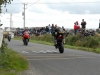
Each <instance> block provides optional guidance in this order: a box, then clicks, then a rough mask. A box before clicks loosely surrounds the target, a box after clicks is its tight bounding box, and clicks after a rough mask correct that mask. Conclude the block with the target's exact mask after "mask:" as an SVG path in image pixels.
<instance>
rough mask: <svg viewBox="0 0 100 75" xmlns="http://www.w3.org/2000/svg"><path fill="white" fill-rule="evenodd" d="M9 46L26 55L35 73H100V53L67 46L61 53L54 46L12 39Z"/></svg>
mask: <svg viewBox="0 0 100 75" xmlns="http://www.w3.org/2000/svg"><path fill="white" fill-rule="evenodd" d="M7 43H8V47H10V48H12V49H14V50H15V51H17V52H19V53H21V54H22V55H24V56H25V57H26V58H27V60H28V61H29V63H30V68H31V69H32V71H33V72H34V75H100V54H96V53H92V52H86V51H79V50H73V49H67V48H65V52H64V53H63V54H60V53H59V52H58V50H57V49H55V48H54V47H53V46H48V45H42V44H36V43H31V42H29V45H28V46H24V45H23V42H22V41H17V40H11V42H8V41H7Z"/></svg>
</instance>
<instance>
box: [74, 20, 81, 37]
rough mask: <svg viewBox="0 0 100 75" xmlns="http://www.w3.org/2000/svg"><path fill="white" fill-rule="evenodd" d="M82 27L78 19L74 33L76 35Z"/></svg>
mask: <svg viewBox="0 0 100 75" xmlns="http://www.w3.org/2000/svg"><path fill="white" fill-rule="evenodd" d="M79 29H80V26H79V23H78V21H76V22H75V23H74V34H75V35H76V34H77V31H78V30H79Z"/></svg>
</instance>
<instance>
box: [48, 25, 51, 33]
mask: <svg viewBox="0 0 100 75" xmlns="http://www.w3.org/2000/svg"><path fill="white" fill-rule="evenodd" d="M48 27H49V34H51V26H50V24H49V25H48Z"/></svg>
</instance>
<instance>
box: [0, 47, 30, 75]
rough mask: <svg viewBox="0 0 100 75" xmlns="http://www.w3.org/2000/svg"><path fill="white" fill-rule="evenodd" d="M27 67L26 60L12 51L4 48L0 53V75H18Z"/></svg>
mask: <svg viewBox="0 0 100 75" xmlns="http://www.w3.org/2000/svg"><path fill="white" fill-rule="evenodd" d="M28 65H29V64H28V61H27V60H26V58H25V57H24V56H22V55H20V54H19V53H17V52H15V51H13V50H12V49H9V48H5V49H4V52H3V53H0V75H18V73H19V72H21V71H23V70H26V69H28Z"/></svg>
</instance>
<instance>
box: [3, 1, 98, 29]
mask: <svg viewBox="0 0 100 75" xmlns="http://www.w3.org/2000/svg"><path fill="white" fill-rule="evenodd" d="M24 2H26V3H27V6H26V8H27V9H26V27H27V26H29V27H36V26H46V25H48V24H52V23H54V24H58V25H59V26H65V27H66V28H73V23H74V22H75V21H79V23H80V22H81V19H83V18H84V19H85V20H86V21H87V28H98V26H99V25H98V23H99V18H100V7H99V5H100V0H13V2H12V4H8V5H7V7H6V8H5V7H2V17H1V23H3V24H4V26H3V27H9V26H10V22H9V21H10V20H9V18H10V13H12V14H13V16H12V20H13V27H23V16H22V12H23V4H22V3H24ZM35 2H36V3H35ZM6 9H7V12H6ZM4 13H5V14H4Z"/></svg>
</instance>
